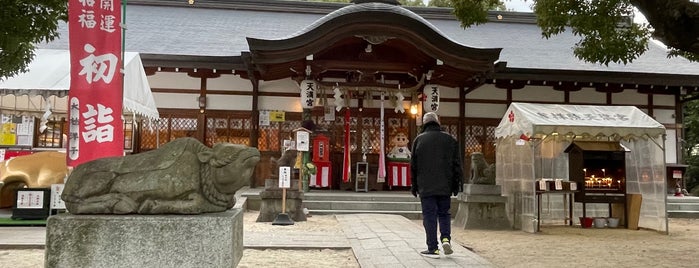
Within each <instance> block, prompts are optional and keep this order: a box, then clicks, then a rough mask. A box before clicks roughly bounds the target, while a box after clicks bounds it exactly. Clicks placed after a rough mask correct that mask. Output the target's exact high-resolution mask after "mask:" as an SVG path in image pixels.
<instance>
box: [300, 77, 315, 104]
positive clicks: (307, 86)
mask: <svg viewBox="0 0 699 268" xmlns="http://www.w3.org/2000/svg"><path fill="white" fill-rule="evenodd" d="M299 87H300V88H301V108H304V109H307V108H313V103H314V102H315V99H316V92H315V91H316V87H318V85H317V84H316V81H313V80H303V81H301V84H300V85H299Z"/></svg>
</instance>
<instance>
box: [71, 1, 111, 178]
mask: <svg viewBox="0 0 699 268" xmlns="http://www.w3.org/2000/svg"><path fill="white" fill-rule="evenodd" d="M120 22H121V0H69V2H68V27H69V28H68V32H69V40H70V92H69V111H70V119H69V123H70V134H69V139H68V149H67V150H68V152H67V153H68V159H67V161H68V165H69V166H77V165H79V164H81V163H84V162H87V161H90V160H94V159H97V158H102V157H109V156H122V155H123V153H124V126H123V122H122V119H121V110H122V101H123V93H122V84H123V76H122V74H121V72H120V69H121V66H122V64H121V30H122V29H121V26H120Z"/></svg>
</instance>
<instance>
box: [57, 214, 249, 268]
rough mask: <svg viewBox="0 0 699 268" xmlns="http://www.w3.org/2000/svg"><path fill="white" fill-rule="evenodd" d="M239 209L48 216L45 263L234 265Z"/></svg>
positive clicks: (238, 253) (239, 242)
mask: <svg viewBox="0 0 699 268" xmlns="http://www.w3.org/2000/svg"><path fill="white" fill-rule="evenodd" d="M242 257H243V212H242V210H241V209H232V210H228V211H225V212H220V213H208V214H200V215H72V214H59V215H55V216H51V217H49V219H48V222H47V225H46V250H45V260H46V263H45V267H90V268H99V267H157V268H159V267H202V268H203V267H236V266H237V265H238V262H239V261H240V259H241V258H242Z"/></svg>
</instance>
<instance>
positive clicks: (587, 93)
mask: <svg viewBox="0 0 699 268" xmlns="http://www.w3.org/2000/svg"><path fill="white" fill-rule="evenodd" d="M570 102H572V103H583V104H605V103H607V94H606V93H603V92H598V91H596V90H595V89H594V88H589V87H586V88H582V89H581V90H578V91H573V92H570Z"/></svg>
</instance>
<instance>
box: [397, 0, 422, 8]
mask: <svg viewBox="0 0 699 268" xmlns="http://www.w3.org/2000/svg"><path fill="white" fill-rule="evenodd" d="M398 2H400V4H401V5H404V6H413V7H424V6H425V3H423V2H422V0H399V1H398Z"/></svg>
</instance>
